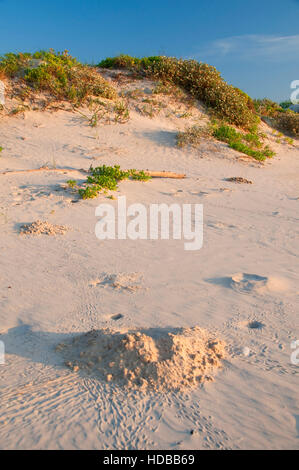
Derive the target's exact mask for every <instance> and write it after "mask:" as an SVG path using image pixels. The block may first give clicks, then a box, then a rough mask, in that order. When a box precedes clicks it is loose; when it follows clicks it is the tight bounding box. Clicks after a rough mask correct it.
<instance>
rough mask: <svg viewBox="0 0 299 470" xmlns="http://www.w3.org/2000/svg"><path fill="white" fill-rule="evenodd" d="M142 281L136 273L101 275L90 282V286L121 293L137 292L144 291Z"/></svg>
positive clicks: (140, 276)
mask: <svg viewBox="0 0 299 470" xmlns="http://www.w3.org/2000/svg"><path fill="white" fill-rule="evenodd" d="M142 281H143V275H142V273H138V272H133V273H117V274H107V273H103V274H102V275H101V276H100V278H98V279H94V280H93V281H91V282H90V286H91V287H96V286H100V287H103V288H107V287H111V288H113V289H116V290H120V291H122V292H125V291H127V292H136V291H137V290H140V289H144V287H143V286H142Z"/></svg>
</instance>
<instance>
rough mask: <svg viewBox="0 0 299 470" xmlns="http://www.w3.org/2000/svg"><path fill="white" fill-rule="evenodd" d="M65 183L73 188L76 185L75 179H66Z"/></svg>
mask: <svg viewBox="0 0 299 470" xmlns="http://www.w3.org/2000/svg"><path fill="white" fill-rule="evenodd" d="M67 184H68V186H69V188H75V187H76V186H77V181H75V180H68V181H67Z"/></svg>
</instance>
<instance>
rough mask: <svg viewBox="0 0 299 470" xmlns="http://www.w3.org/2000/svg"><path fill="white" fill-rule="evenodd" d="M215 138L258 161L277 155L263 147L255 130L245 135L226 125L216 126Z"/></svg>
mask: <svg viewBox="0 0 299 470" xmlns="http://www.w3.org/2000/svg"><path fill="white" fill-rule="evenodd" d="M213 136H214V137H216V139H218V140H221V141H222V142H226V143H227V144H228V146H229V147H230V148H232V149H234V150H237V151H238V152H242V153H244V154H246V155H249V156H251V157H253V158H255V159H256V160H260V161H262V160H266V158H270V157H273V155H275V153H274V152H273V151H272V150H271V149H270V148H269V147H268V146H267V145H265V146H264V145H263V143H262V142H261V140H260V135H259V134H258V133H257V130H256V129H255V128H253V129H251V131H250V132H248V133H247V134H243V133H242V132H238V131H237V130H236V129H235V128H233V127H230V126H227V125H225V124H220V125H219V124H215V125H214V131H213Z"/></svg>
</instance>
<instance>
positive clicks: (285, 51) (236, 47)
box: [196, 34, 299, 62]
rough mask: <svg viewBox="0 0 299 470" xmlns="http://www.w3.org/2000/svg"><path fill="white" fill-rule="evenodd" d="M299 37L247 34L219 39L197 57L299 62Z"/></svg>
mask: <svg viewBox="0 0 299 470" xmlns="http://www.w3.org/2000/svg"><path fill="white" fill-rule="evenodd" d="M298 55H299V35H298V34H297V35H293V36H274V35H258V34H247V35H243V36H231V37H228V38H222V39H218V40H216V41H213V42H212V43H211V44H209V45H207V46H206V47H204V48H203V49H202V50H201V51H200V52H199V53H198V54H196V57H200V56H205V57H207V56H218V57H220V58H221V57H223V58H225V57H227V58H229V57H234V56H238V57H239V58H241V59H246V60H248V59H249V60H250V59H257V58H262V59H265V60H269V61H274V62H282V61H285V60H290V59H293V60H298Z"/></svg>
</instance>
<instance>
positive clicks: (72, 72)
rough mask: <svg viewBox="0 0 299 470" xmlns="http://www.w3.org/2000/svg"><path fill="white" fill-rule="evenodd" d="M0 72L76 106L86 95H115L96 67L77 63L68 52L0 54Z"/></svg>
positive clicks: (110, 96) (110, 97)
mask: <svg viewBox="0 0 299 470" xmlns="http://www.w3.org/2000/svg"><path fill="white" fill-rule="evenodd" d="M0 73H2V74H4V76H6V77H10V78H18V79H19V80H21V81H23V82H24V83H25V84H26V85H27V86H29V87H30V88H31V89H32V90H36V91H45V92H48V93H50V94H51V95H52V96H54V97H55V98H56V99H59V100H68V101H70V102H72V103H73V104H76V105H77V104H81V103H82V102H83V101H84V100H85V99H86V98H87V97H88V96H101V97H103V98H107V99H114V98H116V97H117V93H116V90H115V89H114V88H113V87H112V86H111V85H110V84H109V83H108V82H107V81H106V80H105V79H104V78H103V77H101V75H100V74H99V73H98V71H97V69H96V68H93V67H89V66H87V65H83V64H81V63H80V62H79V61H77V59H75V58H73V57H72V56H71V55H69V54H68V51H64V52H63V53H59V52H58V53H56V52H55V51H53V50H49V51H39V52H36V53H34V54H30V53H24V54H21V53H20V54H13V53H9V54H5V55H4V56H1V57H0ZM27 92H28V90H27Z"/></svg>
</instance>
